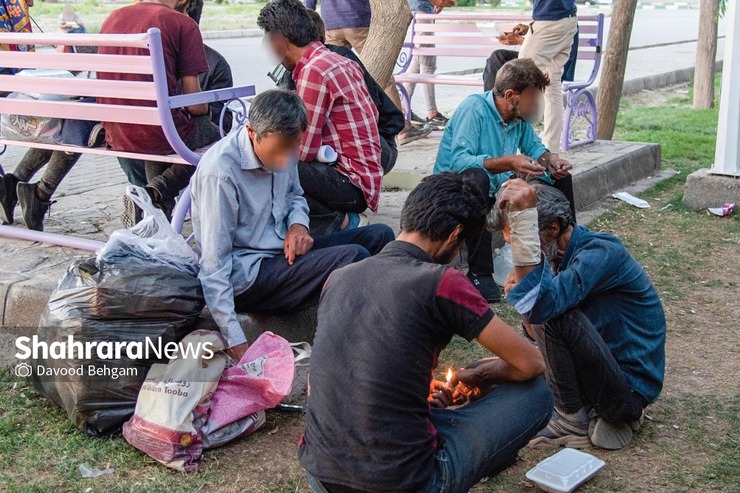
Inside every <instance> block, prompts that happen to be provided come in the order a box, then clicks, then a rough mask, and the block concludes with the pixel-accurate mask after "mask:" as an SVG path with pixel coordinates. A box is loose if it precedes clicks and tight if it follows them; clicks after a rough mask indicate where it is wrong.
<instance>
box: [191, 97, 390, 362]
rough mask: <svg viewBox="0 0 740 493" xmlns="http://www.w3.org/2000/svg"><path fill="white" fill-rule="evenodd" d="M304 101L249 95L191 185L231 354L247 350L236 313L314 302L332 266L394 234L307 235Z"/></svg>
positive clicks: (198, 233) (209, 288) (209, 283)
mask: <svg viewBox="0 0 740 493" xmlns="http://www.w3.org/2000/svg"><path fill="white" fill-rule="evenodd" d="M306 126H307V117H306V108H305V106H304V105H303V103H302V102H301V100H300V98H299V97H298V96H297V95H296V94H295V93H292V92H289V91H283V90H278V89H275V90H271V91H267V92H263V93H261V94H260V95H258V96H257V97H256V98H254V101H253V102H252V105H251V107H250V109H249V124H248V125H247V126H246V127H245V128H240V129H239V130H238V131H236V132H233V133H231V134H229V135H228V136H227V137H226V138H224V139H223V140H221V141H220V142H218V143H217V144H216V145H214V146H213V147H212V148H210V149H209V150H208V151H207V152H206V153H205V155H204V156H203V158H202V159H201V161H200V164H199V165H198V168H197V171H196V172H195V175H194V176H193V180H192V183H191V191H192V200H193V203H192V217H193V232H194V233H195V241H196V243H197V245H198V248H199V249H200V252H201V256H200V274H199V275H200V279H201V283H202V285H203V292H204V294H205V298H206V302H207V303H208V308H209V309H210V311H211V314H212V315H213V318H214V319H215V321H216V323H217V324H218V326H219V328H220V329H221V332H222V333H223V334H224V337H225V338H226V341H227V343H228V345H229V348H230V352H229V354H230V355H231V356H232V357H234V359H236V360H237V361H238V360H239V358H240V357H241V355H242V354H243V353H244V351H246V348H247V344H246V338H245V337H244V332H243V331H242V329H241V326H240V325H239V321H238V320H237V318H236V311H245V312H266V313H293V312H297V311H300V310H303V309H305V308H308V307H311V306H315V305H316V304H318V301H319V295H320V293H321V287H322V286H323V285H324V282H325V281H326V278H327V277H328V276H329V274H330V273H331V272H332V271H333V270H334V269H337V268H339V267H342V266H345V265H347V264H350V263H352V262H356V261H358V260H362V259H364V258H366V257H369V256H370V255H371V254H376V253H378V252H379V251H380V250H381V249H382V248H383V247H384V246H385V244H386V243H388V242H389V241H391V240H393V231H391V229H390V228H389V227H388V226H385V225H383V224H375V225H372V226H367V227H364V228H359V229H354V230H352V231H344V232H340V233H336V234H333V235H327V236H318V237H311V236H310V235H309V230H308V225H309V223H308V206H307V205H306V200H305V199H304V198H303V190H302V189H301V185H300V183H299V182H298V170H297V169H296V155H297V153H298V147H299V145H300V142H301V138H302V137H303V132H304V131H305V129H306Z"/></svg>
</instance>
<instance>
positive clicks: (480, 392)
mask: <svg viewBox="0 0 740 493" xmlns="http://www.w3.org/2000/svg"><path fill="white" fill-rule="evenodd" d="M491 359H492V358H489V359H488V360H480V361H476V362H474V363H471V364H470V365H468V366H467V367H465V368H463V369H461V370H458V371H457V372H456V373H455V375H454V376H453V377H452V385H454V386H455V393H456V394H459V395H460V396H461V397H464V399H465V400H466V401H467V402H473V401H476V400H478V399H480V398H481V397H483V396H485V395H487V394H488V393H489V392H491V391H492V390H493V389H494V387H495V385H494V383H493V382H491V381H490V379H489V376H488V371H487V368H486V364H487V362H488V361H490V360H491Z"/></svg>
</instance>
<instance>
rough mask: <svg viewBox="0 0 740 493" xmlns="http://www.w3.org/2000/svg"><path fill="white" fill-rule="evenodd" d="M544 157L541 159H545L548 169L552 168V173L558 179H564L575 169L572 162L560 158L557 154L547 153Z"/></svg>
mask: <svg viewBox="0 0 740 493" xmlns="http://www.w3.org/2000/svg"><path fill="white" fill-rule="evenodd" d="M543 158H544V159H542V158H540V159H541V160H542V161H544V164H545V166H547V169H548V170H550V173H551V174H552V176H553V178H555V179H556V180H562V179H563V178H565V177H566V176H568V175H569V174H570V173H569V171H570V170H571V169H573V165H572V164H570V163H569V162H568V161H566V160H565V159H560V157H559V156H558V155H557V154H546V155H545V156H543Z"/></svg>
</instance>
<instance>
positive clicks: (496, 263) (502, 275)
mask: <svg viewBox="0 0 740 493" xmlns="http://www.w3.org/2000/svg"><path fill="white" fill-rule="evenodd" d="M513 270H514V261H513V260H512V259H511V245H510V244H508V243H507V244H506V245H504V246H502V247H501V248H497V249H496V250H495V251H494V252H493V280H494V281H496V284H498V285H499V286H503V285H504V283H506V278H507V277H508V276H509V273H511V271H513Z"/></svg>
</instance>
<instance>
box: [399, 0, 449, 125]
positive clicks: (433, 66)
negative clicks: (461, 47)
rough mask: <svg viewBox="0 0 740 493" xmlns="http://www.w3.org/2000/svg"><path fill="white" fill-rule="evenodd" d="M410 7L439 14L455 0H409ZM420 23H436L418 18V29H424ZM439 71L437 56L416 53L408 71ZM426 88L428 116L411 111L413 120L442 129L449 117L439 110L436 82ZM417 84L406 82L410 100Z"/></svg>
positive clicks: (413, 72)
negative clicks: (421, 115) (435, 88)
mask: <svg viewBox="0 0 740 493" xmlns="http://www.w3.org/2000/svg"><path fill="white" fill-rule="evenodd" d="M408 2H409V8H410V9H411V11H412V12H421V13H424V14H438V13H440V12H442V10H443V9H444V8H445V7H452V6H454V5H455V2H454V1H453V0H408ZM420 24H434V21H433V20H417V21H416V26H417V31H421V30H423V27H421V26H420ZM419 34H423V35H425V36H433V35H434V33H433V32H420V33H419ZM436 71H437V57H436V56H430V55H415V56H414V57H413V59H412V60H411V65H410V66H409V70H408V73H410V74H419V73H421V74H433V73H434V72H436ZM422 86H423V88H424V100H425V101H426V105H427V115H426V117H420V116H417V115H416V113H414V112H413V111H412V112H411V122H412V123H418V124H421V125H428V126H429V127H431V128H432V130H437V131H442V130H444V129H445V125H447V120H448V119H447V117H446V116H444V115H443V114H442V113H440V112H439V111H438V110H437V98H436V96H435V94H434V84H422ZM414 89H416V84H413V83H412V84H406V92H407V93H408V94H409V100H411V99H412V98H413V96H414Z"/></svg>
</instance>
